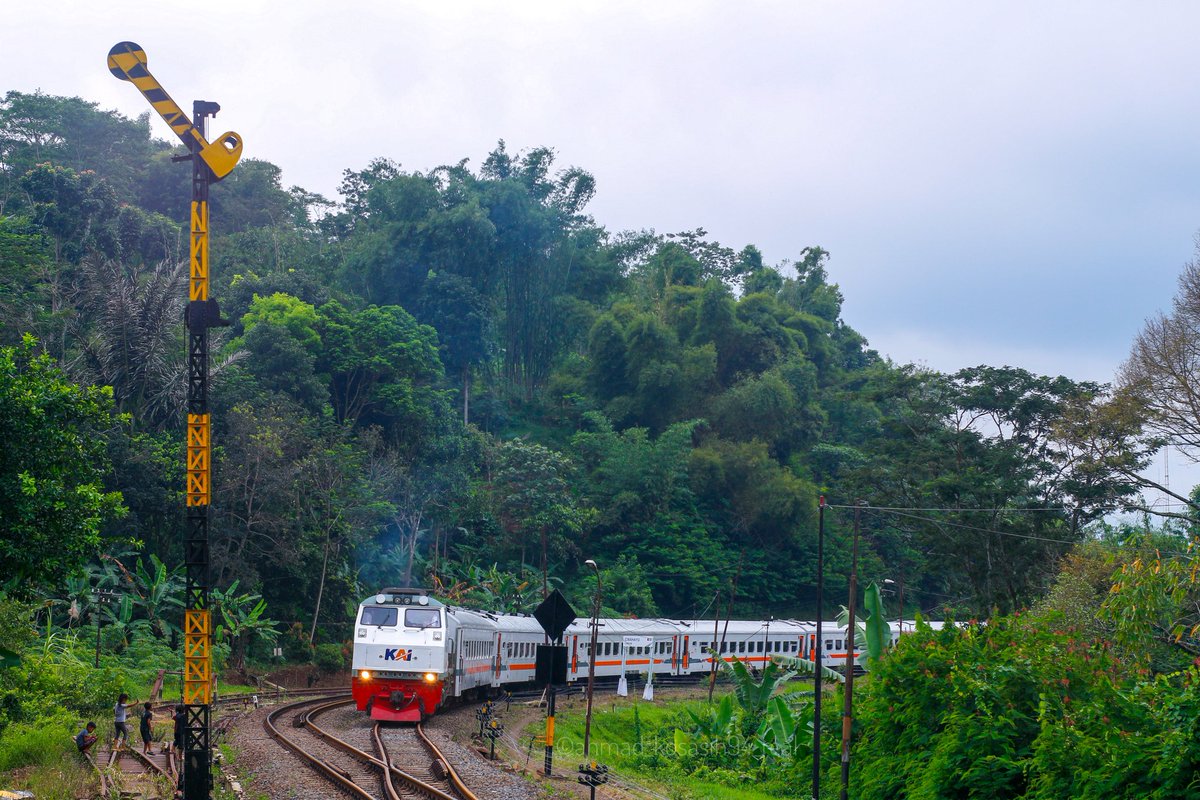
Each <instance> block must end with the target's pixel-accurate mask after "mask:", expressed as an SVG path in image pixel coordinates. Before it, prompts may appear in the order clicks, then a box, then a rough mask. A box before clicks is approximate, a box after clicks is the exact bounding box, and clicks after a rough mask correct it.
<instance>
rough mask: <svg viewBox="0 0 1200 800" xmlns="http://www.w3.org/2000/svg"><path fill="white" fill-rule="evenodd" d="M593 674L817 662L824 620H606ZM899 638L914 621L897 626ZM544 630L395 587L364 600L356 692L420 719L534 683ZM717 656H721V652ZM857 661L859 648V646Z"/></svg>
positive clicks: (835, 663) (828, 636)
mask: <svg viewBox="0 0 1200 800" xmlns="http://www.w3.org/2000/svg"><path fill="white" fill-rule="evenodd" d="M598 623H599V624H598V628H597V630H598V633H597V642H596V653H595V661H596V664H595V673H596V676H597V677H599V678H610V677H618V678H619V677H621V676H623V675H625V674H627V673H642V674H644V673H647V672H650V673H653V674H654V675H664V676H667V675H669V676H687V675H701V674H707V673H708V672H709V671H711V670H712V668H713V660H714V657H715V658H720V659H721V660H722V661H735V660H736V661H740V662H742V663H743V664H746V665H747V666H750V667H762V666H765V665H766V663H767V662H768V661H770V659H771V657H772V656H776V655H779V656H794V657H798V658H804V659H808V660H812V656H813V654H814V652H815V651H816V649H817V633H816V623H815V622H809V621H801V620H793V619H770V620H757V621H755V620H728V621H725V620H721V621H717V620H711V619H709V620H704V619H692V620H681V619H608V618H603V619H600V620H598ZM891 629H892V630H891V636H892V641H893V642H895V641H896V640H897V639H898V638H899V636H900V635H901V633H902V632H904V631H911V630H912V623H910V622H908V621H905V622H903V623H901V622H893V623H891ZM821 638H822V639H823V640H824V641H823V646H822V647H821V661H822V663H823V664H824V665H825V666H827V667H831V668H842V667H844V665H845V661H846V648H847V647H853V643H852V642H847V641H846V630H845V627H841V628H839V627H838V625H837V623H835V622H822V636H821ZM562 641H563V643H564V644H565V645H566V647H567V673H566V674H567V683H568V684H570V683H574V682H576V681H579V680H584V681H586V680H587V677H588V667H589V666H590V662H591V660H592V658H593V656H592V653H591V619H590V618H586V619H583V618H581V619H577V620H576V621H575V622H574V623H573V624H571V625H570V626H569V627H568V628H567V629H566V631H565V633H564V634H563V639H562ZM545 643H546V635H545V633H544V632H543V631H542V628H541V626H540V625H539V624H538V622H537V620H535V619H534V618H533V617H531V616H529V615H525V614H498V613H491V612H486V611H474V610H471V609H467V608H460V607H457V606H451V605H447V604H445V603H442V602H441V601H439V600H437V599H436V598H433V597H431V596H430V595H429V594H428V592H426V591H425V590H423V589H414V588H389V589H383V590H381V591H380V592H378V593H377V594H375V595H373V596H371V597H368V598H366V599H365V600H363V601H362V602H361V603H360V604H359V606H358V613H357V616H356V618H355V624H354V655H353V662H352V669H353V675H352V677H351V692H352V694H353V696H354V700H355V704H356V706H357V708H358V710H360V711H365V712H367V713H368V714H370V716H371V717H372V718H373V719H375V720H379V721H385V722H420V721H422V720H424V719H426V718H428V717H429V716H431V715H433V714H434V713H435V712H437V711H438V709H440V708H443V707H444V706H446V705H447V704H450V703H453V702H455V701H457V700H459V699H463V698H465V699H470V700H475V699H482V698H484V697H487V696H492V695H495V694H496V693H498V692H499V691H500V690H502V689H506V688H511V687H515V686H520V685H521V684H530V683H532V681H533V679H534V670H535V666H536V661H535V657H536V654H537V647H538V645H540V644H545ZM714 653H715V656H714ZM853 657H854V659H855V661H856V662H857V661H858V659H859V658H860V654H859V653H858V652H857V651H855V652H854V654H853Z"/></svg>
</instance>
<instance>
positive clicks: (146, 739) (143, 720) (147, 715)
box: [138, 701, 154, 755]
mask: <svg viewBox="0 0 1200 800" xmlns="http://www.w3.org/2000/svg"><path fill="white" fill-rule="evenodd" d="M153 718H154V713H153V712H151V711H150V703H149V701H147V702H146V703H145V704H144V705H143V706H142V713H141V714H138V733H140V734H142V752H143V753H145V754H146V755H150V739H151V736H150V720H151V719H153Z"/></svg>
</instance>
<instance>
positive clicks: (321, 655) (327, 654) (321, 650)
mask: <svg viewBox="0 0 1200 800" xmlns="http://www.w3.org/2000/svg"><path fill="white" fill-rule="evenodd" d="M313 661H314V662H315V663H316V665H317V668H318V669H320V670H321V671H322V672H340V671H341V670H342V669H343V668H345V666H346V658H345V656H343V655H342V646H341V645H340V644H332V643H329V644H319V645H317V651H316V653H315V654H314V655H313Z"/></svg>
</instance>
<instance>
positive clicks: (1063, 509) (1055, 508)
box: [825, 503, 1071, 513]
mask: <svg viewBox="0 0 1200 800" xmlns="http://www.w3.org/2000/svg"><path fill="white" fill-rule="evenodd" d="M825 505H826V507H827V508H846V509H854V508H861V509H863V510H864V511H959V512H966V511H972V512H981V513H983V512H989V511H1003V512H1017V513H1025V512H1030V513H1033V512H1042V513H1045V512H1057V513H1063V512H1067V511H1070V510H1071V508H1070V506H1046V507H1044V508H963V507H962V506H958V507H956V508H915V507H909V506H872V505H865V506H852V505H839V504H837V503H826V504H825Z"/></svg>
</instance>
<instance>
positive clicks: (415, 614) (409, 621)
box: [393, 608, 442, 628]
mask: <svg viewBox="0 0 1200 800" xmlns="http://www.w3.org/2000/svg"><path fill="white" fill-rule="evenodd" d="M393 624H394V623H393ZM404 627H406V628H440V627H442V615H441V612H439V611H438V610H437V609H436V608H406V609H404Z"/></svg>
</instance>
